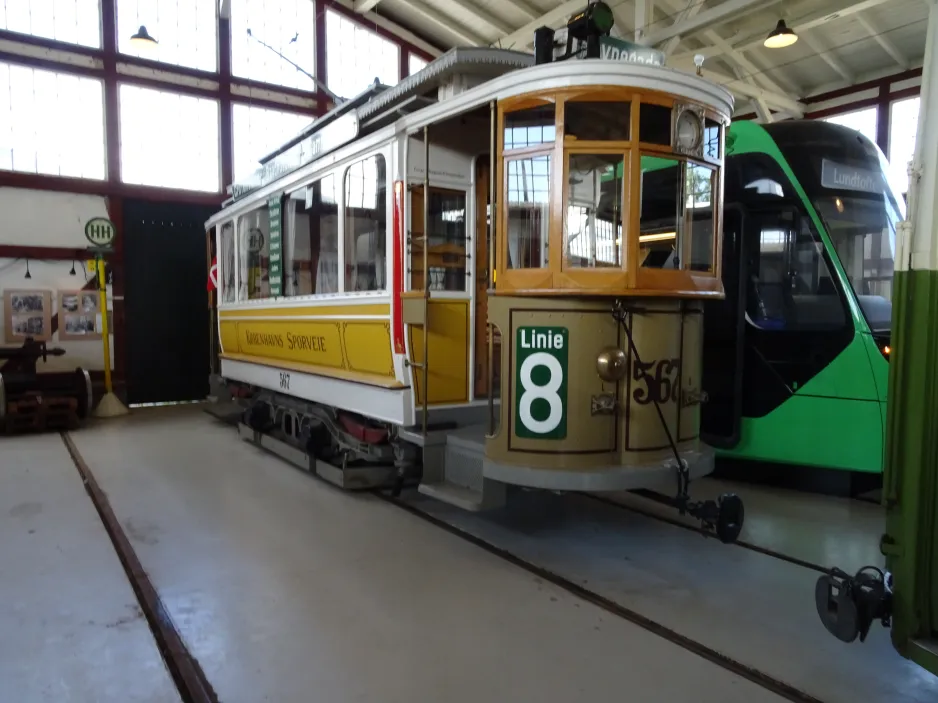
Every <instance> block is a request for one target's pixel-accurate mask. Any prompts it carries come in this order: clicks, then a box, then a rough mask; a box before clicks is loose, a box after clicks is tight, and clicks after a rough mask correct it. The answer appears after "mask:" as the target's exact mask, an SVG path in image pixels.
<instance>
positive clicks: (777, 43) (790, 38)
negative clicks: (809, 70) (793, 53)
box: [762, 20, 798, 49]
mask: <svg viewBox="0 0 938 703" xmlns="http://www.w3.org/2000/svg"><path fill="white" fill-rule="evenodd" d="M796 41H798V35H797V34H795V33H794V32H793V31H792V30H790V29H789V28H788V25H786V24H785V20H779V21H778V24H777V25H775V29H773V30H772V32H771V33H770V34H769V36H767V37H766V38H765V41H764V42H762V43H763V45H765V47H766V48H768V49H784V48H785V47H786V46H791V45H792V44H794V43H795V42H796Z"/></svg>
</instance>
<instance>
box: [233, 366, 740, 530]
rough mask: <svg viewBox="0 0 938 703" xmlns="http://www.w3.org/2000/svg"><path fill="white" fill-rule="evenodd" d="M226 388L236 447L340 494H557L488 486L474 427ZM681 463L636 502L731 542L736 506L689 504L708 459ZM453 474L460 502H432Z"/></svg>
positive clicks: (484, 502) (496, 497)
mask: <svg viewBox="0 0 938 703" xmlns="http://www.w3.org/2000/svg"><path fill="white" fill-rule="evenodd" d="M228 388H229V389H230V390H231V391H233V393H232V400H234V402H236V403H237V405H238V406H240V408H241V411H240V413H239V414H238V417H237V419H236V422H237V425H238V432H239V436H240V437H241V439H242V440H245V441H248V442H250V443H252V444H254V445H256V446H258V447H260V448H262V449H264V450H266V451H269V452H271V453H272V454H275V455H277V456H279V457H280V458H282V459H284V460H286V461H288V462H290V463H291V464H294V465H295V466H297V467H299V468H301V469H302V470H304V471H307V472H309V473H311V474H313V475H316V476H318V477H320V478H322V479H324V480H326V481H328V482H329V483H332V484H334V485H336V486H338V487H339V488H342V489H344V490H351V491H363V490H388V491H390V492H391V493H392V494H393V495H398V494H400V492H401V491H402V490H403V489H404V488H415V487H416V488H419V490H420V491H421V492H422V493H425V494H427V495H430V496H434V497H442V498H444V499H445V500H446V501H447V502H450V503H453V504H455V505H458V506H459V507H462V508H464V509H467V510H472V511H478V510H491V509H497V508H500V507H503V506H505V505H506V503H507V502H508V500H509V495H510V491H511V488H512V487H514V488H516V489H518V490H526V491H532V490H534V491H536V490H549V491H551V492H554V493H563V492H565V490H564V489H562V488H544V487H539V486H536V485H530V486H525V485H523V484H519V482H518V481H517V480H513V481H512V482H511V483H506V482H502V481H499V480H497V479H495V478H492V477H491V475H498V471H499V468H500V467H499V466H498V464H497V463H495V462H491V461H489V460H487V459H485V458H484V442H485V432H484V425H482V424H463V425H462V426H460V424H459V423H458V422H456V421H452V420H445V421H443V422H436V423H434V422H430V423H429V424H428V430H427V434H426V435H423V434H422V432H421V429H420V428H417V427H415V428H395V427H394V426H392V425H389V424H386V423H381V422H376V421H374V420H372V419H370V418H367V417H363V416H361V415H358V414H356V413H350V412H346V411H343V410H340V409H338V408H335V407H330V406H326V405H322V404H320V403H313V402H309V401H306V400H303V399H299V398H296V397H293V396H289V395H285V394H281V393H276V392H273V391H269V390H265V389H261V388H252V387H249V386H246V385H243V384H232V385H230V386H229V387H228ZM235 399H237V400H235ZM681 455H682V456H681V467H682V468H681V470H674V467H675V462H674V461H673V460H672V461H671V462H665V463H666V465H667V466H668V468H670V469H671V470H672V471H673V473H670V474H669V473H665V472H661V470H660V466H661V462H649V465H648V468H649V470H655V469H657V470H658V471H659V473H661V478H660V480H659V481H658V482H657V484H655V483H654V482H652V484H653V485H656V489H649V488H646V487H644V486H647V485H648V481H647V479H645V478H643V479H642V485H643V488H642V489H641V490H642V492H643V494H645V495H646V496H650V497H652V498H654V499H655V500H657V501H659V502H661V503H663V504H666V505H669V506H671V507H673V508H675V509H676V510H678V511H679V512H680V514H682V515H684V514H688V515H691V516H692V517H695V518H697V519H699V520H700V521H701V525H702V527H704V528H705V529H707V530H712V531H713V532H714V533H715V535H716V536H717V537H718V538H719V539H720V540H721V541H722V542H725V543H732V542H734V541H735V540H736V539H737V537H738V536H739V533H740V531H741V529H742V525H743V520H744V507H743V503H742V501H741V499H740V498H739V497H738V496H736V495H735V494H725V495H723V496H720V498H719V499H718V500H705V501H692V500H691V499H690V495H689V489H690V483H691V481H692V480H693V479H694V478H697V477H699V476H704V475H707V474H709V473H710V471H711V470H712V462H713V457H712V453H711V452H710V451H709V450H703V451H701V452H682V453H681ZM633 468H634V467H633ZM454 473H457V474H459V478H461V479H462V481H461V482H462V483H465V484H466V485H467V486H471V488H466V489H464V494H463V495H461V496H460V495H455V493H458V492H459V489H458V488H455V486H454V485H452V484H450V485H447V486H446V487H445V488H444V489H443V490H444V491H445V492H446V493H447V495H446V496H440V495H439V493H440V488H441V485H442V484H443V482H442V480H441V479H442V477H443V476H447V475H448V476H450V477H452V476H453V474H454ZM542 473H543V472H538V474H542ZM513 478H516V477H515V475H513ZM434 479H435V480H434ZM671 481H673V482H674V483H673V484H672V485H673V486H675V487H676V488H674V489H672V490H673V493H672V492H671V491H670V490H669V488H670V487H669V485H668V484H670V483H671ZM538 482H539V483H541V481H538ZM590 492H601V491H590ZM480 496H481V499H480Z"/></svg>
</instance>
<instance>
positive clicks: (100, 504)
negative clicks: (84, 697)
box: [61, 432, 218, 703]
mask: <svg viewBox="0 0 938 703" xmlns="http://www.w3.org/2000/svg"><path fill="white" fill-rule="evenodd" d="M61 437H62V441H63V442H64V443H65V448H66V449H67V450H68V454H69V456H70V457H71V459H72V463H73V464H74V465H75V469H76V470H77V471H78V474H79V475H80V476H81V481H82V484H83V485H84V487H85V491H86V492H87V493H88V497H89V498H91V502H92V504H93V505H94V507H95V509H96V510H97V511H98V516H99V517H100V518H101V522H102V523H103V524H104V529H105V531H106V532H107V534H108V537H109V538H110V539H111V544H112V546H113V547H114V551H115V552H116V553H117V557H118V559H119V560H120V563H121V566H123V568H124V573H125V574H126V575H127V580H128V581H129V582H130V586H131V588H132V589H133V592H134V595H135V596H136V597H137V603H138V604H139V606H140V609H141V610H142V611H143V614H144V617H145V618H146V620H147V624H148V625H149V628H150V632H151V633H152V635H153V638H154V640H156V646H157V649H158V650H159V652H160V656H161V657H162V658H163V662H164V663H165V665H166V668H167V669H168V671H169V673H170V676H171V677H172V680H173V683H174V685H175V686H176V690H177V691H178V693H179V697H180V698H181V699H182V703H218V697H217V695H216V694H215V690H214V689H213V688H212V686H211V684H210V683H209V682H208V679H207V678H206V677H205V673H204V672H203V671H202V667H201V666H199V663H198V661H197V660H196V659H195V658H194V657H193V656H192V654H191V653H190V652H189V648H188V647H187V646H186V644H185V642H184V641H183V639H182V636H181V635H180V634H179V631H178V630H177V629H176V626H175V624H174V623H173V620H172V618H171V617H170V615H169V611H168V610H167V609H166V607H165V605H164V604H163V601H162V599H161V598H160V595H159V593H158V592H157V590H156V588H155V587H154V586H153V583H152V582H151V581H150V578H149V576H148V575H147V573H146V571H145V570H144V568H143V565H142V564H141V563H140V559H139V558H138V557H137V553H136V552H135V551H134V548H133V546H132V545H131V544H130V540H129V539H128V538H127V534H126V533H125V532H124V528H123V527H122V526H121V524H120V521H119V520H118V519H117V516H116V515H115V514H114V511H113V509H112V508H111V504H110V501H108V498H107V494H105V493H104V491H103V490H101V487H100V485H99V484H98V482H97V480H95V477H94V473H93V472H92V471H91V468H90V467H89V466H88V464H87V463H86V462H85V460H84V458H83V457H82V455H81V452H79V450H78V447H77V446H76V445H75V442H74V440H73V439H72V438H71V436H69V433H68V432H62V433H61Z"/></svg>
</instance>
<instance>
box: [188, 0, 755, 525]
mask: <svg viewBox="0 0 938 703" xmlns="http://www.w3.org/2000/svg"><path fill="white" fill-rule="evenodd" d="M610 29H611V13H610V12H609V8H608V7H607V6H605V5H603V4H602V3H593V4H591V5H590V6H589V8H588V9H587V10H585V11H584V12H582V13H579V14H578V15H576V16H575V17H574V18H572V19H571V21H570V22H569V23H568V25H567V27H566V29H565V30H561V32H560V33H558V34H556V35H555V34H554V33H553V32H551V31H550V30H538V32H537V33H536V38H535V44H536V51H535V56H531V55H529V54H524V53H518V52H514V51H505V50H500V49H494V48H472V49H461V48H460V49H454V50H452V51H450V52H448V53H446V54H444V55H443V56H442V57H440V58H439V59H437V60H435V61H434V62H432V63H431V64H430V65H429V66H427V67H426V68H425V69H423V70H422V71H420V72H419V73H417V74H415V75H413V76H411V77H409V78H407V79H405V80H404V81H402V82H401V83H400V84H398V85H397V86H394V87H386V86H380V85H375V86H373V87H372V88H370V89H369V90H367V91H365V92H364V93H362V94H361V95H359V96H357V97H355V98H352V99H350V100H347V101H345V102H342V103H341V104H339V105H338V106H337V107H335V108H334V109H333V110H331V111H330V112H329V113H327V114H325V115H324V116H323V117H321V118H319V119H318V120H316V121H315V122H314V123H313V124H312V125H311V126H310V127H309V128H308V129H307V130H306V131H304V132H303V133H302V134H301V135H299V136H298V137H297V138H296V139H294V140H292V141H291V142H289V143H287V144H285V145H284V146H283V147H282V148H281V149H279V150H278V151H277V152H276V153H274V154H272V155H271V156H270V157H268V158H267V159H265V160H264V161H263V162H262V167H261V168H260V169H259V170H258V171H257V172H256V173H255V174H254V176H253V177H252V178H251V179H249V180H248V181H246V182H243V183H237V184H235V185H234V186H233V187H232V188H231V195H232V197H231V199H230V200H229V201H227V202H226V203H225V205H224V207H223V209H222V210H221V212H219V213H218V214H217V215H215V216H214V217H212V218H211V220H210V221H209V222H208V223H207V226H208V228H209V229H210V231H211V233H212V234H213V236H214V238H215V243H216V249H217V259H218V265H219V269H220V270H219V273H220V275H219V279H220V281H219V282H220V286H219V301H218V311H217V333H218V342H219V346H220V353H219V357H220V377H221V379H222V381H223V383H224V384H227V386H228V387H230V388H234V389H235V390H236V394H237V395H238V396H239V397H241V398H242V399H243V402H244V405H245V412H244V418H243V423H242V424H241V433H242V436H243V437H244V438H245V439H247V440H250V441H254V442H257V443H259V444H260V445H262V446H265V447H268V448H270V449H271V450H273V451H275V452H277V453H279V454H281V455H282V456H284V457H287V458H289V459H292V460H294V461H295V462H296V463H298V464H300V465H301V466H304V467H305V468H308V469H309V470H311V471H313V472H314V473H317V474H319V475H321V476H323V477H324V478H326V479H328V480H330V481H333V482H334V483H337V484H339V485H340V486H343V487H346V488H370V487H376V486H386V485H389V484H391V485H393V486H397V487H400V486H401V485H402V484H403V483H405V482H408V481H411V480H413V481H416V482H418V483H419V490H420V491H421V492H423V493H425V494H428V495H432V496H434V497H436V498H438V499H440V500H444V501H448V502H451V503H453V504H456V505H459V506H461V507H463V508H466V509H473V510H477V509H487V508H490V507H496V506H499V505H501V504H503V502H504V501H505V497H506V489H507V487H510V486H515V487H525V488H531V489H544V490H552V491H616V490H628V489H638V488H643V489H659V490H663V491H667V492H669V493H673V494H674V495H675V498H674V502H675V505H676V506H677V507H678V508H679V509H681V510H685V511H688V512H690V513H692V514H694V515H697V516H699V517H700V518H701V520H703V521H704V523H705V524H707V525H710V526H712V527H714V528H716V529H717V532H718V534H720V536H721V538H724V539H727V540H729V539H735V536H736V535H738V532H739V529H740V527H741V522H742V518H743V514H742V504H741V502H740V501H739V499H738V498H737V497H735V496H725V497H723V498H722V499H721V500H720V501H718V502H713V501H709V502H704V503H694V502H691V501H690V500H689V497H688V484H689V482H690V480H691V479H693V478H696V477H699V476H703V475H705V474H707V473H709V472H711V471H712V468H713V451H712V450H711V449H710V448H708V447H707V446H706V445H705V444H703V443H702V442H701V439H700V406H701V402H702V401H703V400H704V399H705V397H704V393H703V390H702V387H701V382H702V367H701V363H702V344H703V317H702V316H703V304H704V301H706V300H716V299H720V298H722V297H723V295H724V291H723V285H722V282H721V272H720V267H721V262H722V257H721V253H720V252H721V239H720V235H719V233H720V231H721V224H722V219H723V208H722V193H723V188H724V177H723V164H724V142H725V133H726V129H727V127H728V125H729V123H730V116H731V114H732V107H733V100H732V96H731V95H730V94H729V93H728V92H727V91H726V90H725V89H723V88H722V87H720V86H718V85H715V84H714V83H712V82H710V81H707V80H705V79H704V78H702V77H700V76H697V75H692V74H687V73H683V72H679V71H676V70H671V69H668V68H665V67H664V66H663V60H662V59H663V57H662V56H661V55H660V54H659V53H658V52H655V51H652V50H648V49H645V48H642V47H636V46H632V45H628V44H627V43H625V42H621V41H618V40H615V39H612V38H610V37H609V30H610ZM564 33H565V34H566V37H565V41H563V37H562V36H561V34H564ZM216 385H218V384H216Z"/></svg>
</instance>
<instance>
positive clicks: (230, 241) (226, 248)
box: [218, 222, 238, 303]
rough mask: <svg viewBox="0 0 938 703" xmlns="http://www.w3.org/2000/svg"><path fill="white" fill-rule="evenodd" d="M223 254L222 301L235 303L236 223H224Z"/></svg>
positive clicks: (222, 234) (222, 235)
mask: <svg viewBox="0 0 938 703" xmlns="http://www.w3.org/2000/svg"><path fill="white" fill-rule="evenodd" d="M220 239H221V256H219V257H218V258H219V261H220V263H221V266H220V268H221V271H222V275H223V278H222V285H221V301H222V302H223V303H233V302H235V299H236V298H237V293H238V291H237V290H235V266H236V262H235V240H234V225H232V223H230V222H226V223H225V224H224V225H222V228H221V237H220Z"/></svg>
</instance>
